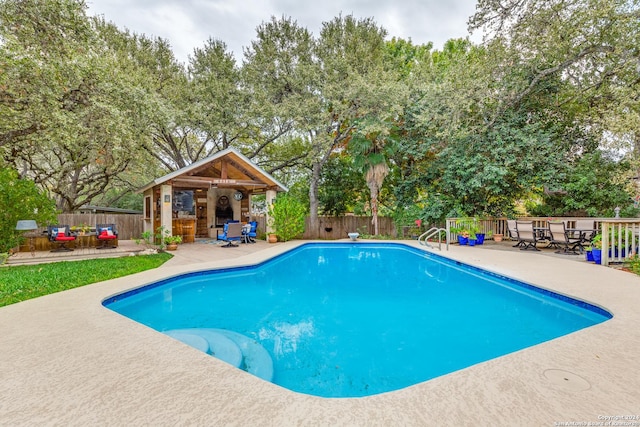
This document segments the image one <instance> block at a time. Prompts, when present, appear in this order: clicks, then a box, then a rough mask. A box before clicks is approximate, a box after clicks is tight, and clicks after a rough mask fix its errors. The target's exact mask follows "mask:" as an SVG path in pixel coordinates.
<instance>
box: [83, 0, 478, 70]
mask: <svg viewBox="0 0 640 427" xmlns="http://www.w3.org/2000/svg"><path fill="white" fill-rule="evenodd" d="M475 5H476V0H402V1H396V2H392V1H388V0H387V1H382V0H342V1H338V0H321V1H314V2H307V1H304V0H243V1H238V0H87V6H88V7H89V10H88V12H87V13H88V14H89V15H102V16H103V17H104V18H105V19H106V20H107V21H111V22H113V23H115V24H116V25H117V26H118V27H119V28H121V29H125V28H126V29H128V30H129V31H131V32H134V33H138V34H145V35H147V36H150V37H161V38H163V39H167V40H168V41H169V43H170V44H171V46H172V49H173V52H174V54H175V56H176V58H177V59H178V60H179V61H181V62H183V63H186V62H187V61H188V56H189V55H191V54H192V53H193V49H194V48H196V47H202V46H204V43H205V41H206V40H207V39H209V38H213V39H218V40H222V41H223V42H225V43H226V45H227V49H228V50H230V51H231V52H233V53H234V55H235V57H236V60H237V61H238V62H240V61H241V60H242V58H243V53H242V52H243V47H248V46H250V44H251V41H252V40H254V39H255V35H256V27H257V26H258V25H260V24H261V23H262V22H266V21H269V20H270V19H271V17H272V16H275V17H277V18H280V17H282V16H283V15H284V16H287V17H291V18H292V19H294V20H295V21H297V23H298V25H300V26H302V27H305V28H307V30H309V31H310V32H311V33H313V34H314V36H316V37H317V36H318V34H319V33H320V29H321V27H322V23H323V22H327V21H330V20H332V19H333V18H335V17H337V16H338V15H340V14H342V15H343V16H346V15H353V16H354V17H356V18H373V19H374V21H375V22H376V23H377V24H378V25H379V26H382V27H383V28H385V29H386V30H387V32H388V33H389V36H388V38H389V39H390V38H391V37H399V38H403V39H409V38H410V39H411V40H412V41H413V43H414V44H423V43H427V42H433V45H434V48H435V49H442V46H443V44H444V42H446V41H447V40H448V39H450V38H459V37H467V36H469V34H468V32H467V20H468V19H469V17H470V16H471V15H472V14H473V13H474V11H475ZM470 38H471V40H473V41H474V42H480V36H479V35H477V34H474V35H473V36H470Z"/></svg>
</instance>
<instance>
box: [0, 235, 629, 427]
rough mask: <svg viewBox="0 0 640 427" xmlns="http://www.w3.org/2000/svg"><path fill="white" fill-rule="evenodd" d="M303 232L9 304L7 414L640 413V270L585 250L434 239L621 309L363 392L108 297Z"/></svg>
mask: <svg viewBox="0 0 640 427" xmlns="http://www.w3.org/2000/svg"><path fill="white" fill-rule="evenodd" d="M301 243H302V242H288V243H278V244H274V245H268V244H266V243H264V242H261V243H258V244H255V245H247V246H241V247H239V248H232V249H223V248H220V247H217V246H215V245H210V244H205V243H195V244H192V245H183V246H181V247H180V248H179V249H178V251H177V252H176V256H175V257H174V258H173V259H172V260H171V261H170V262H169V263H167V264H165V265H164V266H163V267H161V268H158V269H154V270H150V271H146V272H143V273H138V274H135V275H131V276H127V277H123V278H119V279H114V280H110V281H107V282H102V283H96V284H94V285H89V286H84V287H81V288H76V289H72V290H69V291H65V292H60V293H57V294H52V295H47V296H44V297H41V298H36V299H34V300H30V301H25V302H22V303H18V304H13V305H10V306H7V307H3V308H1V309H0V425H11V426H15V425H65V426H76V425H77V426H86V425H167V426H173V425H203V426H204V425H207V426H208V425H237V426H288V425H297V426H305V425H309V426H316V425H327V426H328V425H331V426H334V425H338V426H432V425H438V426H441V425H442V426H445V425H456V426H457V425H483V426H484V425H492V426H493V425H504V426H513V425H523V426H525V425H526V426H553V425H559V424H556V423H564V422H574V423H585V425H586V423H589V422H590V423H598V422H601V421H602V422H604V420H607V418H606V417H616V416H617V417H624V416H627V417H631V416H637V415H638V414H639V410H640V376H639V375H638V366H640V328H639V327H638V325H640V309H639V308H638V307H640V278H639V277H637V276H635V275H633V274H630V273H626V272H622V271H617V270H614V269H611V268H605V267H601V266H596V265H593V264H587V263H585V262H575V260H576V259H577V258H573V257H567V256H546V255H544V254H540V253H533V252H521V251H513V250H504V251H503V250H492V249H499V248H498V247H494V248H491V247H489V246H486V247H485V248H483V249H484V250H483V249H480V248H469V247H458V246H452V247H451V250H450V251H448V252H442V253H440V252H438V251H434V252H435V253H437V254H438V255H442V256H446V257H449V258H452V259H454V260H457V261H459V262H462V263H468V264H472V265H478V266H482V267H483V268H486V269H488V270H491V271H494V272H496V273H498V274H501V275H506V276H509V277H513V278H516V279H519V280H523V281H526V282H528V283H532V284H535V285H538V286H542V287H545V288H548V289H552V290H555V291H557V292H560V293H563V294H566V295H571V296H575V297H578V298H580V299H582V300H585V301H588V302H591V303H593V304H596V305H598V306H601V307H603V308H605V309H607V310H609V311H610V312H611V313H613V314H614V318H613V319H610V320H608V321H606V322H604V323H601V324H599V325H596V326H593V327H590V328H587V329H584V330H581V331H578V332H575V333H572V334H569V335H567V336H564V337H561V338H557V339H554V340H551V341H548V342H545V343H542V344H539V345H537V346H534V347H531V348H527V349H524V350H521V351H517V352H515V353H511V354H508V355H506V356H502V357H499V358H496V359H492V360H489V361H487V362H483V363H479V364H477V365H474V366H471V367H469V368H466V369H463V370H461V371H457V372H454V373H451V374H449V375H444V376H442V377H438V378H435V379H433V380H430V381H426V382H424V383H421V384H417V385H415V386H412V387H408V388H405V389H402V390H398V391H394V392H390V393H384V394H380V395H376V396H370V397H365V398H358V399H323V398H319V397H314V396H308V395H302V394H299V393H294V392H291V391H289V390H286V389H283V388H281V387H279V386H276V385H274V384H272V383H268V382H265V381H262V380H260V379H258V378H256V377H253V376H251V375H249V374H246V373H245V372H242V371H240V370H238V369H235V368H233V367H231V366H229V365H227V364H225V363H224V362H221V361H219V360H217V359H215V358H213V357H210V356H207V355H206V354H204V353H201V352H199V351H197V350H195V349H193V348H191V347H188V346H186V345H183V344H182V343H180V342H178V341H175V340H172V339H170V338H168V337H167V336H165V335H163V334H161V333H158V332H156V331H154V330H151V329H149V328H148V327H146V326H144V325H141V324H138V323H136V322H133V321H131V320H129V319H128V318H125V317H123V316H121V315H119V314H116V313H114V312H112V311H110V310H108V309H106V308H104V307H103V306H102V304H101V302H102V301H103V300H104V299H105V298H107V297H109V296H111V295H114V294H117V293H120V292H123V291H125V290H128V289H131V288H134V287H138V286H141V285H144V284H146V283H150V282H153V281H156V280H159V279H162V278H166V277H169V276H174V275H177V274H181V273H184V272H189V271H196V270H202V269H210V268H220V267H232V266H241V265H248V264H253V263H257V262H262V261H264V260H267V259H269V258H271V257H273V256H275V255H277V254H280V253H282V252H284V251H286V250H289V249H291V248H293V247H295V246H297V245H299V244H301ZM404 243H406V244H409V245H413V246H416V247H418V245H417V243H416V242H404ZM428 251H431V250H428ZM291 268H295V266H292V267H291ZM390 268H392V267H391V266H390ZM445 350H446V349H442V351H445ZM617 420H618V421H620V420H624V419H623V418H618V419H617ZM636 420H637V419H636Z"/></svg>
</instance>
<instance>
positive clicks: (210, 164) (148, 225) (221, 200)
mask: <svg viewBox="0 0 640 427" xmlns="http://www.w3.org/2000/svg"><path fill="white" fill-rule="evenodd" d="M283 191H288V189H287V187H285V186H284V185H283V184H281V183H280V182H278V181H277V180H276V179H275V178H273V177H272V176H271V175H270V174H269V173H267V172H266V171H265V170H264V169H262V168H260V167H259V166H257V165H256V164H254V163H253V162H252V161H251V160H249V158H247V157H246V156H244V155H243V154H242V153H240V152H239V151H238V150H236V149H234V148H227V149H225V150H222V151H219V152H217V153H215V154H213V155H211V156H209V157H207V158H205V159H202V160H200V161H197V162H195V163H193V164H191V165H189V166H187V167H184V168H182V169H180V170H177V171H175V172H171V173H169V174H167V175H165V176H163V177H160V178H157V179H155V180H154V181H152V182H150V183H149V184H147V185H145V186H144V187H142V188H141V189H139V190H138V192H141V193H143V195H144V205H143V221H144V231H150V232H152V233H155V230H157V229H158V227H164V229H165V230H170V231H171V234H172V235H180V236H182V241H183V242H184V243H192V242H193V241H194V240H195V238H196V237H203V238H204V237H211V238H215V237H216V236H217V233H218V231H220V230H222V227H223V226H224V223H225V222H227V221H229V220H237V221H240V222H247V221H250V220H253V219H254V218H252V213H251V198H252V197H253V196H255V195H258V194H264V195H265V196H266V204H267V206H269V205H270V204H271V203H273V200H274V199H275V197H276V195H277V193H278V192H283ZM265 215H268V213H266V214H265ZM266 224H267V225H266V227H267V231H270V230H269V225H268V224H269V219H268V216H267V218H266Z"/></svg>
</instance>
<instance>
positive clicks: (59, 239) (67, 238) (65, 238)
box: [56, 234, 76, 242]
mask: <svg viewBox="0 0 640 427" xmlns="http://www.w3.org/2000/svg"><path fill="white" fill-rule="evenodd" d="M71 240H76V238H75V237H73V236H65V235H64V234H63V235H59V234H58V236H56V242H69V241H71Z"/></svg>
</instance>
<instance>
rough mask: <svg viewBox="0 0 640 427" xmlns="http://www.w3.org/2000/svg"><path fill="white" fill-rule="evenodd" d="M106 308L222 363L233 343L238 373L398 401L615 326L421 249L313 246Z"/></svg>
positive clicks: (175, 281)
mask: <svg viewBox="0 0 640 427" xmlns="http://www.w3.org/2000/svg"><path fill="white" fill-rule="evenodd" d="M104 305H105V306H106V307H108V308H110V309H112V310H114V311H116V312H118V313H121V314H123V315H125V316H127V317H129V318H131V319H133V320H136V321H138V322H140V323H143V324H145V325H148V326H150V327H152V328H154V329H156V330H159V331H163V332H165V333H167V334H168V335H172V336H174V338H177V339H181V340H182V341H183V342H186V343H188V344H190V345H192V346H194V347H196V348H200V349H201V350H202V351H207V352H209V353H212V352H213V353H216V355H218V354H219V353H220V352H224V351H226V350H228V348H227V344H229V343H228V342H227V341H225V339H230V340H231V341H232V342H236V344H238V347H239V348H240V349H241V350H242V352H243V353H245V352H246V354H245V357H244V360H241V361H240V362H238V361H237V359H238V355H237V353H236V354H235V355H234V356H233V357H234V358H235V359H234V360H235V362H234V363H233V364H235V365H236V366H239V367H243V368H245V369H247V370H249V371H251V369H253V370H254V372H253V373H254V374H256V375H258V376H261V377H263V378H265V377H269V376H271V378H267V379H271V380H272V381H273V382H274V383H276V384H279V385H281V386H283V387H286V388H289V389H291V390H294V391H298V392H301V393H306V394H312V395H317V396H323V397H358V396H366V395H372V394H377V393H382V392H386V391H392V390H397V389H400V388H404V387H407V386H409V385H412V384H416V383H419V382H422V381H426V380H428V379H431V378H434V377H437V376H440V375H444V374H447V373H450V372H453V371H455V370H458V369H462V368H465V367H468V366H471V365H473V364H476V363H479V362H482V361H485V360H489V359H492V358H495V357H499V356H501V355H504V354H507V353H510V352H513V351H517V350H519V349H522V348H526V347H529V346H532V345H535V344H538V343H541V342H544V341H548V340H551V339H553V338H556V337H559V336H562V335H566V334H568V333H571V332H574V331H577V330H579V329H583V328H586V327H589V326H592V325H595V324H597V323H600V322H603V321H605V320H607V319H608V318H610V317H611V315H610V314H609V313H608V312H606V311H605V310H602V309H600V308H598V307H595V306H592V305H590V304H587V303H584V302H580V301H576V300H573V299H571V298H567V297H564V296H561V295H558V294H555V293H553V292H549V291H545V290H542V289H539V288H535V287H533V286H530V285H527V284H524V283H521V282H517V281H515V280H511V279H508V278H505V277H501V276H498V275H494V274H491V273H488V272H485V271H483V270H481V269H478V268H473V267H469V266H466V265H463V264H460V263H457V262H454V261H449V260H447V259H445V258H443V257H440V256H437V255H433V254H428V253H425V252H423V251H421V250H419V249H416V248H411V247H409V246H406V245H402V244H369V243H312V244H305V245H302V246H300V247H299V248H297V249H295V250H293V251H290V252H288V253H285V254H283V255H280V256H278V257H277V258H274V259H272V260H270V261H267V262H264V263H262V264H260V265H257V266H252V267H242V268H234V269H225V270H217V271H207V272H197V273H190V274H186V275H183V276H179V277H176V278H171V279H167V280H163V281H160V282H157V283H154V284H151V285H148V286H145V287H143V288H140V289H136V290H134V291H130V292H127V293H125V294H121V295H118V296H115V297H111V298H109V299H107V300H105V301H104ZM238 336H240V337H244V338H240V339H239V340H238ZM234 338H235V341H234ZM237 341H240V342H239V343H238V342H237ZM232 344H233V343H232ZM223 350H224V351H223ZM265 355H266V357H267V358H269V361H268V362H271V363H273V365H272V367H271V372H269V366H267V363H268V362H265V361H264V357H265ZM221 358H222V359H223V360H225V358H224V357H221ZM247 365H249V366H247Z"/></svg>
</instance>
